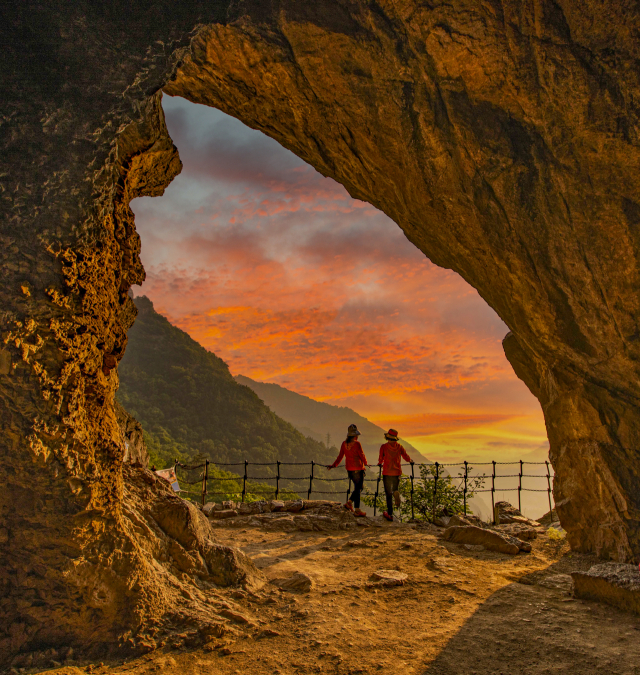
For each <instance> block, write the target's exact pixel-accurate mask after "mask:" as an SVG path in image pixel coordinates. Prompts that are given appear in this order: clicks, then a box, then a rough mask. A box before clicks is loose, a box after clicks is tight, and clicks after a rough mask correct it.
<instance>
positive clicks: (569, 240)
mask: <svg viewBox="0 0 640 675" xmlns="http://www.w3.org/2000/svg"><path fill="white" fill-rule="evenodd" d="M105 7H106V6H105ZM105 7H103V5H101V4H100V3H97V4H96V3H93V4H92V3H68V2H62V1H61V0H53V1H52V2H48V3H36V2H32V1H31V0H25V1H24V2H19V3H8V4H7V7H6V8H5V9H4V12H3V22H2V26H1V27H0V30H2V31H3V35H2V44H3V59H2V63H1V65H0V68H2V77H3V85H4V86H3V93H4V95H3V98H2V102H1V104H0V105H1V106H2V110H1V111H0V112H1V114H2V120H3V124H2V131H1V134H2V136H1V137H0V163H1V164H2V166H1V171H0V173H1V175H2V176H3V190H2V192H1V193H0V198H1V199H2V205H3V209H2V213H3V219H2V222H1V224H0V270H1V274H2V283H1V284H0V300H1V302H0V307H1V310H0V337H1V338H2V340H1V342H0V425H1V426H2V434H0V443H1V444H2V454H3V461H2V463H0V467H1V469H0V471H1V472H2V474H1V475H0V481H1V482H2V485H3V490H2V492H1V493H0V500H1V501H0V516H1V517H2V521H3V529H2V533H3V534H2V537H3V539H4V540H6V541H5V544H3V546H2V549H1V550H2V553H1V555H2V560H1V561H0V606H1V608H2V615H3V617H5V620H4V621H3V623H2V625H1V626H0V654H2V655H3V658H5V656H4V655H10V654H12V653H15V651H17V650H25V649H28V648H29V645H33V644H39V645H47V644H57V643H59V642H60V641H65V642H66V643H67V644H74V645H85V644H87V642H88V641H90V640H92V639H94V638H95V639H96V640H98V639H99V640H100V641H102V643H107V642H110V641H111V642H113V643H114V644H115V643H117V642H118V641H119V640H120V639H121V637H122V636H123V635H125V634H127V631H128V630H129V629H130V628H131V627H132V626H134V627H135V626H136V625H137V626H141V625H142V624H143V623H144V621H145V620H147V619H145V617H147V618H148V617H159V616H161V615H163V613H166V612H168V611H169V610H168V607H169V606H170V605H171V603H170V602H169V600H166V601H165V599H163V598H167V597H168V596H166V594H165V591H164V589H165V587H166V585H167V581H166V576H165V574H164V572H162V571H161V569H160V567H162V561H159V560H157V559H156V558H155V557H153V556H154V555H155V553H158V555H160V552H159V551H160V549H156V548H154V545H152V544H149V542H153V541H154V538H153V537H154V536H155V535H152V533H151V532H149V531H147V529H145V527H139V526H138V523H139V521H138V519H137V517H136V515H135V513H134V512H133V511H132V510H131V507H130V505H129V500H132V499H134V492H135V491H133V490H132V489H131V488H130V487H128V486H127V480H128V479H129V478H132V476H134V474H130V473H129V470H128V468H127V467H126V465H125V463H124V458H125V453H126V448H125V444H124V439H123V437H122V434H121V432H120V428H119V426H118V422H117V418H116V414H115V412H114V392H115V390H116V388H117V386H118V375H117V370H118V366H117V364H118V361H119V359H120V358H121V356H122V354H123V352H124V350H125V348H126V332H127V329H128V327H129V326H131V324H132V322H133V320H134V318H135V307H134V306H133V303H132V301H131V299H130V298H129V297H128V294H127V293H128V290H129V288H130V286H131V285H132V284H134V283H140V282H141V281H142V280H143V279H144V270H143V268H142V265H141V263H140V259H139V250H140V242H139V238H138V236H137V234H136V232H135V227H134V222H133V214H132V212H131V210H130V208H129V202H130V200H131V199H132V198H134V197H137V196H141V195H159V194H161V193H162V191H163V189H164V188H165V186H166V185H167V184H168V183H169V182H170V180H171V179H172V178H173V177H174V176H175V175H176V174H177V173H178V172H179V170H180V160H179V158H178V155H177V151H176V149H175V147H174V146H173V144H172V142H171V139H170V138H169V137H168V135H167V130H166V127H165V124H164V121H163V115H162V110H161V107H160V91H161V90H162V89H164V91H165V92H167V93H169V94H172V95H181V96H185V97H186V98H189V99H190V100H193V101H196V102H199V103H205V104H207V105H213V106H216V107H218V108H220V109H221V110H224V111H225V112H228V113H230V114H232V115H234V116H236V117H238V118H239V119H241V120H243V121H244V122H245V123H247V124H248V125H250V126H252V127H254V128H257V129H261V130H262V131H264V132H265V133H266V134H268V135H270V136H272V137H273V138H275V139H276V140H278V141H279V142H280V143H282V144H283V145H284V146H286V147H288V148H289V149H291V150H292V151H293V152H295V153H296V154H297V155H299V156H300V157H301V158H303V159H304V160H306V161H307V162H309V163H310V164H312V165H313V166H314V167H315V168H316V169H318V171H320V172H321V173H323V174H324V175H327V176H331V177H333V178H335V179H336V180H337V181H339V182H340V183H342V184H343V185H345V187H346V188H347V189H348V190H349V192H350V193H351V194H352V195H353V196H354V197H357V198H359V199H363V200H366V201H368V202H370V203H372V204H374V205H375V206H376V207H378V208H379V209H381V210H382V211H384V212H385V213H386V214H388V215H389V216H390V217H391V218H393V219H394V220H395V222H397V223H398V225H399V226H400V227H401V228H402V229H403V231H404V232H405V234H406V235H407V237H408V238H409V239H410V240H411V241H412V242H413V243H414V244H415V245H416V246H418V247H419V248H420V249H421V250H422V251H424V252H425V254H426V255H428V256H429V257H430V258H431V260H433V261H434V262H435V263H436V264H438V265H441V266H443V267H447V268H450V269H453V270H455V271H457V272H458V273H459V274H461V275H462V276H463V277H464V278H465V279H466V280H467V281H468V282H469V283H470V284H471V285H473V286H474V287H475V288H476V289H477V290H478V292H479V293H480V295H481V296H482V297H483V298H484V299H485V300H486V301H487V302H488V303H489V304H490V305H491V307H493V308H494V309H495V310H496V312H497V313H498V314H499V315H500V317H501V318H502V319H503V320H504V321H505V323H506V324H507V325H508V327H509V329H510V331H511V332H510V333H509V334H508V335H507V337H506V338H505V340H504V349H505V353H506V355H507V358H508V359H509V361H510V362H511V364H512V365H513V367H514V369H515V371H516V373H517V374H518V376H519V377H520V378H521V379H522V380H523V381H524V382H525V383H526V384H527V386H528V387H529V388H530V389H531V391H532V392H533V393H534V394H535V395H536V396H537V397H538V400H539V401H540V403H541V405H542V409H543V411H544V415H545V420H546V424H547V430H548V434H549V440H550V444H551V455H550V458H551V461H552V463H553V466H554V469H555V472H556V481H555V485H554V493H555V498H556V504H557V512H558V516H559V517H560V520H561V522H562V525H563V527H564V528H565V529H566V530H567V534H568V539H569V541H570V543H571V545H572V546H573V547H574V548H576V549H580V550H583V551H595V552H597V553H598V554H599V555H601V556H603V557H611V558H615V559H618V560H621V561H624V560H633V559H634V558H636V559H637V558H638V557H639V556H640V461H639V460H640V454H639V451H638V448H640V410H639V404H640V377H639V375H640V372H639V371H640V340H639V339H638V336H639V335H640V327H639V325H638V318H639V315H640V306H639V304H640V293H639V290H640V274H639V260H640V170H639V169H640V151H639V148H638V143H639V137H638V114H639V113H638V107H637V101H638V100H640V86H639V78H640V69H639V66H638V64H639V63H640V54H639V51H640V40H639V39H638V26H639V18H638V8H637V6H636V3H635V2H632V0H599V1H598V2H596V1H595V0H561V1H558V0H524V1H523V0H517V1H516V0H504V1H503V2H493V1H488V2H484V3H478V2H477V1H476V0H454V2H450V3H438V2H433V3H423V2H417V0H399V1H394V2H390V1H387V0H383V1H382V2H377V3H373V4H372V3H368V2H360V1H359V0H348V1H343V0H317V1H316V2H313V3H309V2H302V1H301V0H281V1H280V2H278V3H271V2H268V1H267V2H265V1H263V0H240V1H239V2H230V1H227V0H220V1H219V2H215V3H212V2H203V1H201V0H184V1H182V2H180V3H170V2H168V0H157V1H156V2H154V3H128V2H127V3H125V2H124V1H123V0H114V2H111V3H109V4H108V8H105ZM144 475H146V474H144ZM125 477H127V480H125ZM132 479H133V478H132ZM135 480H137V479H135ZM154 495H155V496H154ZM149 499H150V500H151V502H150V508H151V507H153V508H156V507H157V508H158V509H160V511H157V512H154V513H156V515H158V518H160V520H162V516H161V512H162V509H163V508H164V507H162V506H161V505H162V504H167V505H169V506H168V508H169V509H172V508H174V506H175V505H176V504H178V503H179V502H177V501H175V500H176V499H177V498H175V497H173V496H171V499H170V500H169V496H168V495H165V494H164V493H160V492H158V493H157V494H156V493H153V494H150V495H149ZM156 502H157V504H156ZM183 515H184V521H183V522H185V523H190V524H192V525H193V526H194V527H196V526H197V523H198V522H199V521H198V520H196V519H195V518H196V517H193V518H192V517H191V515H189V514H187V513H186V512H185V513H184V514H183ZM156 522H159V521H156ZM163 522H165V523H166V524H167V533H165V535H163V536H166V537H167V538H168V539H167V541H169V540H172V541H174V542H175V545H176V546H180V547H181V548H182V549H183V550H185V551H190V553H188V559H187V557H184V556H182V555H181V554H180V550H179V549H177V548H176V549H175V550H176V551H178V554H177V555H178V558H175V559H176V560H179V561H181V562H180V564H181V565H183V566H184V567H185V568H188V569H189V570H192V572H190V573H193V574H198V573H199V572H198V570H200V571H202V570H204V566H206V568H207V569H209V571H211V567H212V566H213V564H214V563H213V562H212V561H214V560H218V562H217V563H215V564H221V565H222V564H223V562H221V561H222V558H224V555H226V554H224V555H222V554H220V555H218V554H217V553H215V551H214V549H208V548H206V547H205V548H201V547H200V548H199V547H196V549H187V548H185V547H184V546H183V544H182V543H180V541H179V539H178V534H177V532H176V530H175V528H174V527H172V526H170V524H171V519H170V518H169V519H166V520H164V521H163ZM190 526H191V525H190ZM198 527H199V526H197V527H196V529H197V528H198ZM194 536H195V535H194ZM169 545H170V544H169V543H167V546H169ZM147 546H149V547H150V548H148V549H147V548H145V547H147ZM149 552H151V553H152V554H153V555H152V556H151V558H149ZM195 552H197V554H198V555H195ZM191 553H193V555H191ZM229 555H231V554H229ZM123 556H124V557H123ZM198 556H199V557H198ZM211 556H213V557H211ZM232 558H233V556H231V558H229V559H228V560H226V562H224V564H229V565H230V566H232V565H236V564H238V565H240V567H242V565H241V564H240V562H239V561H237V560H235V561H234V560H232ZM124 559H126V560H127V561H128V562H127V564H126V565H124V564H123V565H120V564H118V561H120V560H124ZM149 560H156V562H158V563H159V565H160V567H158V566H157V565H155V564H150V563H149ZM190 561H191V562H190ZM208 561H209V562H208ZM140 570H143V572H140ZM182 574H187V573H182ZM238 574H240V576H241V573H236V572H235V571H234V572H232V573H231V574H230V575H228V576H229V578H234V579H237V578H239V577H238ZM223 576H225V575H223ZM134 578H135V579H136V582H135V583H132V579H134ZM225 578H227V576H225ZM176 579H177V577H176ZM171 583H174V582H173V581H172V582H171ZM169 585H171V584H169ZM123 597H126V605H124V606H123V604H122V603H123V602H124V601H123V600H122V598H123ZM180 597H184V596H182V595H181V596H180ZM175 602H176V603H178V604H180V603H181V602H182V604H183V605H184V604H185V602H186V601H184V600H183V601H181V600H180V599H179V598H178V596H176V599H175ZM123 607H124V609H123ZM78 608H80V610H79V609H78ZM89 608H90V609H89ZM136 622H137V623H136ZM9 627H10V630H9ZM92 631H95V634H94V633H93V632H92ZM6 658H8V656H7V657H6Z"/></svg>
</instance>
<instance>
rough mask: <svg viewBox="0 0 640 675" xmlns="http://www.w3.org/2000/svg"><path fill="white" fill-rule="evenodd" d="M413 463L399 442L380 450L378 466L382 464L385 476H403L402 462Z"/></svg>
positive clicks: (389, 444) (382, 447) (390, 443)
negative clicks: (404, 460)
mask: <svg viewBox="0 0 640 675" xmlns="http://www.w3.org/2000/svg"><path fill="white" fill-rule="evenodd" d="M403 459H406V460H407V462H410V461H411V457H409V455H407V451H406V450H405V449H404V448H403V447H402V446H401V445H400V443H398V442H397V441H392V442H389V443H385V444H384V445H383V446H381V448H380V457H379V458H378V464H382V475H383V476H402V460H403Z"/></svg>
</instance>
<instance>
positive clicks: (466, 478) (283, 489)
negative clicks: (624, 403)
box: [174, 459, 553, 523]
mask: <svg viewBox="0 0 640 675" xmlns="http://www.w3.org/2000/svg"><path fill="white" fill-rule="evenodd" d="M472 464H473V468H475V467H480V466H486V467H491V473H490V474H489V475H487V474H486V473H485V474H479V473H470V470H472ZM210 466H213V467H225V469H226V468H227V467H232V468H235V467H241V469H242V472H241V473H237V474H236V473H234V472H229V475H227V476H211V475H210V472H209V467H210ZM251 466H254V467H258V466H259V467H265V468H267V470H269V469H275V471H271V472H270V473H268V474H266V475H256V476H253V475H249V467H251ZM291 466H296V467H302V466H307V467H310V472H309V474H308V475H305V476H290V475H286V473H287V472H286V471H285V472H284V473H283V468H284V467H291ZM402 466H403V467H405V468H406V467H410V473H409V474H408V475H407V476H406V479H407V480H409V481H410V502H411V503H410V506H411V516H412V518H415V513H414V487H415V481H416V479H420V480H422V481H423V482H424V481H425V480H429V481H430V480H433V494H434V500H433V503H434V509H435V496H436V494H437V490H438V482H439V481H440V480H443V479H446V480H449V479H450V478H451V479H453V480H458V481H459V484H458V489H459V491H460V492H462V500H463V511H464V513H467V506H468V505H467V501H468V498H467V496H468V494H469V492H470V491H469V482H470V480H471V479H474V478H478V477H481V478H482V479H483V480H486V481H488V480H490V481H491V487H489V488H483V489H474V490H473V495H474V496H475V495H478V494H482V493H491V510H492V518H493V521H494V523H495V522H496V515H495V513H496V508H495V506H496V493H497V492H499V493H502V492H517V493H518V510H519V511H522V493H523V492H546V493H547V498H548V503H549V512H550V513H551V514H552V513H553V504H552V495H553V488H552V483H551V480H552V478H553V473H552V470H551V467H550V464H549V462H548V461H547V462H523V461H522V460H520V461H518V462H495V461H491V462H473V463H471V462H468V461H464V462H461V463H454V464H441V463H439V462H434V463H433V464H415V463H411V464H403V465H402ZM423 466H424V467H429V472H430V473H431V476H426V477H425V476H424V475H419V476H417V477H416V474H415V469H416V467H418V468H420V467H423ZM508 466H517V467H518V472H517V473H510V474H500V473H498V472H497V467H508ZM529 466H536V467H544V469H543V471H542V473H537V474H536V473H524V472H525V467H529ZM451 467H458V468H459V472H458V474H457V475H456V476H453V475H452V473H451V472H450V471H449V469H450V468H451ZM318 468H322V469H326V468H328V467H327V465H325V464H320V463H318V462H314V461H311V462H281V461H276V462H249V461H248V460H244V462H232V463H218V462H210V461H209V460H208V459H206V460H205V461H204V462H202V463H200V464H195V465H188V464H183V463H182V462H180V461H178V460H177V459H176V460H175V464H174V470H175V472H176V476H178V469H181V470H182V471H184V472H186V474H187V475H185V476H182V477H179V479H178V480H179V482H181V483H183V484H186V485H189V486H196V485H198V486H200V489H199V490H191V489H189V490H181V491H182V492H187V493H190V494H192V495H194V496H196V495H197V496H198V497H200V499H201V501H202V505H203V506H204V504H205V501H206V498H207V496H211V497H216V496H218V497H219V496H227V497H229V496H234V497H236V498H237V497H239V498H240V500H241V501H242V502H244V501H245V500H246V498H247V496H248V495H251V496H264V497H265V499H266V498H267V496H268V495H269V496H271V495H273V498H274V499H279V498H280V496H281V494H283V493H284V494H285V495H286V496H292V495H293V494H296V495H300V494H301V493H302V494H304V493H305V492H306V498H307V499H308V500H310V499H311V496H312V494H313V495H333V496H335V497H336V498H339V497H340V496H341V495H343V494H346V497H347V499H348V497H349V494H350V492H351V485H352V482H351V478H349V477H348V476H347V477H345V476H343V477H340V478H328V477H326V476H319V475H318V474H317V473H316V470H317V469H318ZM370 468H376V469H378V475H377V476H376V477H375V478H366V477H365V479H364V482H365V483H375V493H369V494H374V506H373V513H374V516H375V515H376V510H377V504H378V498H379V495H380V483H381V481H382V467H377V466H376V467H370ZM200 470H202V471H200ZM193 471H199V475H198V477H197V479H196V480H195V481H189V480H187V478H188V477H189V476H188V474H189V473H190V472H193ZM299 473H300V472H299ZM516 478H517V479H518V480H517V486H514V487H506V488H505V487H499V486H498V485H497V483H498V482H499V481H503V480H504V479H516ZM523 479H527V480H528V481H530V480H531V479H536V480H538V481H542V482H543V483H544V484H545V485H546V486H545V487H544V488H542V489H539V488H532V487H525V486H524V485H523ZM256 480H258V481H275V485H274V486H273V487H271V486H269V485H252V484H251V481H256ZM314 481H315V484H316V486H317V485H318V484H319V485H320V486H321V487H325V485H324V484H325V483H339V482H342V483H346V488H338V489H334V490H329V491H327V490H324V491H323V490H317V489H314ZM221 482H227V483H229V482H235V483H237V484H238V485H240V484H241V485H242V488H241V490H237V491H235V490H225V491H210V490H209V485H210V483H214V484H216V483H218V484H219V483H221ZM283 483H284V484H285V485H284V486H283ZM510 483H511V484H514V482H513V481H512V480H511V481H510ZM336 487H338V486H336ZM265 488H268V489H265ZM435 515H436V514H435V513H434V514H433V516H434V517H435Z"/></svg>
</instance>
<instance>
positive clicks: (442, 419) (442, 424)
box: [371, 413, 518, 438]
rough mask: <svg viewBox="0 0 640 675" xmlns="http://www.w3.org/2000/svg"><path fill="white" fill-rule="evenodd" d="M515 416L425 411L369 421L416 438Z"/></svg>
mask: <svg viewBox="0 0 640 675" xmlns="http://www.w3.org/2000/svg"><path fill="white" fill-rule="evenodd" d="M516 417H518V416H517V415H504V414H502V415H501V414H493V415H491V414H486V415H465V414H460V413H432V414H429V413H427V414H422V415H405V416H396V417H374V418H372V419H371V421H372V422H375V423H376V424H377V425H378V426H381V427H383V428H393V429H397V430H398V432H399V433H400V435H401V436H404V437H406V438H417V437H423V436H432V435H434V434H442V433H446V432H448V431H462V430H464V429H474V428H476V427H481V426H486V425H491V424H495V423H497V422H504V421H505V420H509V419H514V418H516Z"/></svg>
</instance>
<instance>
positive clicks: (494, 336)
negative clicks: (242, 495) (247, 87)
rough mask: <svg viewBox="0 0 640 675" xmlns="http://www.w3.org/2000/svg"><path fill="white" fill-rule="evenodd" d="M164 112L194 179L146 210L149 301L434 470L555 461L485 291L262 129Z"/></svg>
mask: <svg viewBox="0 0 640 675" xmlns="http://www.w3.org/2000/svg"><path fill="white" fill-rule="evenodd" d="M163 106H164V108H165V112H166V117H167V125H168V127H169V131H170V133H171V136H172V138H173V139H174V142H175V143H176V145H177V147H178V149H179V151H180V155H181V158H182V161H183V164H184V169H183V173H182V174H181V175H180V176H178V177H177V178H176V179H175V180H174V182H173V183H172V184H171V185H170V186H169V187H168V188H167V190H166V193H165V196H164V197H162V198H154V199H150V198H143V199H138V200H135V202H134V203H133V204H132V208H133V209H134V211H135V213H136V224H137V228H138V231H139V233H140V236H141V239H142V260H143V263H144V266H145V268H146V270H147V280H146V281H145V283H144V285H143V287H142V288H141V289H139V290H136V294H144V295H147V296H149V297H150V298H151V300H152V301H153V302H154V305H155V307H156V310H157V311H159V312H160V313H162V314H164V315H165V316H166V317H167V318H168V319H169V320H170V321H171V322H172V323H174V324H175V325H177V326H179V327H180V328H181V329H182V330H184V331H186V332H187V333H188V334H189V335H191V336H192V337H193V338H194V339H195V340H197V341H198V342H199V343H200V344H202V345H203V346H204V347H206V348H207V349H209V350H210V351H212V352H214V353H215V354H217V355H218V356H220V357H221V358H222V359H223V360H224V361H226V362H227V363H228V365H229V367H230V369H231V372H232V373H233V374H234V375H237V374H242V375H246V376H248V377H250V378H252V379H254V380H258V381H263V382H274V383H277V384H279V385H281V386H283V387H286V388H288V389H291V390H293V391H296V392H298V393H300V394H304V395H306V396H310V397H311V398H315V399H317V400H322V401H326V402H328V403H333V404H335V405H343V406H348V407H351V408H353V409H354V410H356V411H357V412H358V413H360V414H362V415H364V416H365V417H367V418H369V419H370V420H371V421H372V422H374V423H376V424H380V426H394V427H395V428H398V429H399V431H400V434H401V435H402V436H403V437H404V438H406V439H407V440H408V441H409V442H411V443H412V444H413V445H415V446H416V447H417V448H418V449H419V450H420V451H421V452H423V454H426V455H428V456H430V457H432V458H433V459H437V460H439V461H445V460H447V459H453V460H454V461H457V459H477V458H485V459H486V458H487V457H488V456H489V455H490V454H491V455H492V457H491V458H494V456H498V455H500V456H502V457H506V456H508V457H514V458H515V457H516V455H518V453H519V454H520V455H523V454H531V453H533V455H532V456H534V455H535V456H539V457H540V458H544V454H545V453H546V450H547V448H548V443H547V440H546V432H545V428H544V422H543V420H542V413H541V410H540V406H539V404H538V402H537V401H536V399H535V398H534V397H533V396H532V395H531V394H530V392H529V391H528V390H527V389H526V387H525V385H524V384H523V383H522V382H520V381H519V380H518V379H517V378H516V376H515V374H514V373H513V370H512V369H511V366H510V365H509V364H508V362H507V361H506V358H505V356H504V353H503V351H502V346H501V340H502V338H503V337H504V335H505V334H506V333H507V330H508V329H507V327H506V326H505V325H504V324H503V323H502V321H501V320H500V319H499V318H498V317H497V316H496V314H495V313H494V312H493V311H492V310H491V309H490V308H489V307H488V306H487V305H486V303H485V302H484V301H483V300H482V299H481V298H480V297H479V296H478V294H477V292H476V291H475V290H474V289H473V288H471V287H470V286H469V285H468V284H467V283H466V282H465V281H464V280H463V279H462V278H461V277H459V276H458V275H457V274H455V273H454V272H452V271H450V270H445V269H442V268H438V267H436V266H435V265H433V264H432V263H431V262H430V261H429V260H428V259H427V258H426V257H425V256H424V254H422V253H421V252H420V251H419V250H418V249H417V248H415V247H414V246H413V245H412V244H411V243H410V242H409V241H408V240H407V239H406V238H405V237H404V235H403V233H402V231H401V230H400V228H398V226H397V225H396V224H395V223H393V222H392V221H391V220H390V219H389V218H387V217H386V216H385V215H384V214H382V213H380V212H379V211H377V210H376V209H374V208H373V207H372V206H371V205H369V204H366V203H363V202H360V201H358V200H355V199H352V198H351V197H350V196H349V195H348V194H347V192H346V190H345V189H344V188H343V187H342V186H341V185H339V184H338V183H336V182H335V181H333V180H331V179H329V178H325V177H323V176H321V175H320V174H319V173H317V172H316V171H315V170H314V169H313V168H312V167H309V166H308V165H306V164H305V163H304V162H302V160H300V159H298V158H297V157H295V156H294V155H293V154H292V153H290V152H289V151H287V150H285V149H284V148H282V147H281V146H279V145H278V144H277V143H276V142H275V141H273V140H271V139H269V138H267V137H266V136H264V135H263V134H261V133H260V132H257V131H254V130H251V129H248V128H246V127H244V126H243V125H242V124H241V123H240V122H238V121H237V120H235V119H233V118H231V117H228V116H226V115H224V114H223V113H221V112H219V111H217V110H214V109H210V108H204V107H202V106H195V105H193V104H190V103H188V102H186V101H184V100H182V99H171V98H168V97H165V98H164V100H163ZM177 224H178V225H177ZM461 453H462V454H461ZM465 453H466V455H468V457H467V456H464V457H463V456H462V455H464V454H465Z"/></svg>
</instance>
